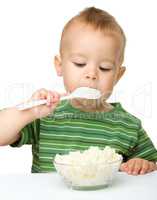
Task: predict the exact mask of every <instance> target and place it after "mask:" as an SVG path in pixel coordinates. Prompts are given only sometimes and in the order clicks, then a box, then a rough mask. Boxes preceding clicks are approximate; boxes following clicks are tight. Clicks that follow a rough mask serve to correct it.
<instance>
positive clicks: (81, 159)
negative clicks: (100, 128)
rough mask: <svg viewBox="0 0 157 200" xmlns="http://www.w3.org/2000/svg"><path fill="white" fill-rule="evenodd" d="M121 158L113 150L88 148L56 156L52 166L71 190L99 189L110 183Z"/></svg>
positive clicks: (107, 147)
mask: <svg viewBox="0 0 157 200" xmlns="http://www.w3.org/2000/svg"><path fill="white" fill-rule="evenodd" d="M121 162H122V156H121V155H120V154H118V153H116V152H115V150H114V149H113V148H110V147H109V146H106V147H105V148H104V149H100V148H99V147H90V148H89V149H88V150H85V151H74V152H70V153H69V154H66V155H59V154H57V155H56V156H55V159H54V166H55V168H56V170H57V172H58V173H59V174H60V175H61V176H62V177H63V178H64V180H65V181H66V183H67V184H68V186H70V187H72V188H73V189H99V188H103V187H106V186H108V185H110V184H111V183H112V180H113V178H114V176H115V174H116V173H117V171H118V170H119V167H120V164H121Z"/></svg>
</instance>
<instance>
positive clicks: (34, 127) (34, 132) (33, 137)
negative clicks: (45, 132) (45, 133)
mask: <svg viewBox="0 0 157 200" xmlns="http://www.w3.org/2000/svg"><path fill="white" fill-rule="evenodd" d="M39 129H40V120H39V119H37V120H35V121H33V122H31V123H29V124H27V125H26V126H25V127H24V128H23V129H22V130H21V131H20V134H21V136H20V138H19V139H18V140H17V141H15V142H14V143H12V144H10V146H11V147H21V146H22V145H24V144H36V143H37V142H38V139H39V131H40V130H39Z"/></svg>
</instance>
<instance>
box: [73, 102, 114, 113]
mask: <svg viewBox="0 0 157 200" xmlns="http://www.w3.org/2000/svg"><path fill="white" fill-rule="evenodd" d="M70 104H71V105H72V106H73V107H74V108H77V109H79V110H81V111H84V112H109V111H111V110H112V109H113V108H114V107H113V106H112V105H111V104H109V103H107V102H103V103H101V101H98V100H79V99H72V100H70Z"/></svg>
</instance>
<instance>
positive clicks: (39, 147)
mask: <svg viewBox="0 0 157 200" xmlns="http://www.w3.org/2000/svg"><path fill="white" fill-rule="evenodd" d="M125 43H126V39H125V35H124V33H123V30H122V29H121V27H120V26H119V24H118V23H117V22H116V20H115V18H114V17H113V16H111V15H110V14H109V13H107V12H105V11H103V10H100V9H96V8H94V7H91V8H87V9H85V10H84V11H82V12H81V13H79V14H78V15H77V16H75V17H73V18H72V19H71V20H70V21H69V22H68V23H67V24H66V26H65V27H64V30H63V33H62V37H61V42H60V55H59V56H55V59H54V63H55V68H56V72H57V75H58V76H63V80H64V85H65V89H66V91H67V92H72V91H73V90H74V89H76V88H78V87H81V86H87V87H91V88H96V89H98V90H100V91H101V93H102V94H103V95H102V97H101V98H100V99H99V100H86V99H76V98H75V99H73V100H70V101H67V100H65V101H60V96H61V95H60V94H58V93H57V92H53V91H47V90H46V89H41V90H38V91H36V92H35V93H34V94H33V96H32V99H47V105H41V106H38V107H35V108H31V109H28V110H25V111H18V110H17V109H16V108H10V109H5V110H3V111H1V112H0V122H1V128H0V144H1V145H8V144H10V145H11V146H13V147H16V146H17V147H20V146H22V145H23V144H32V154H33V164H32V172H49V171H53V170H54V166H53V162H52V161H53V159H54V156H55V154H56V153H60V154H63V153H68V152H69V151H71V150H78V149H79V150H85V149H87V148H88V147H89V146H99V147H100V148H104V147H105V146H106V145H109V146H111V147H113V148H115V149H116V151H117V152H118V153H120V154H122V156H123V163H122V165H121V167H120V170H121V171H125V172H127V173H128V174H133V175H138V174H145V173H148V172H151V171H154V170H155V169H156V164H155V162H156V161H157V151H156V149H155V148H154V146H153V144H152V142H151V140H150V139H149V137H148V135H147V134H146V132H145V131H144V129H143V128H142V126H141V121H140V120H139V119H137V118H136V117H134V116H132V115H131V114H129V113H128V112H127V111H125V110H124V109H123V108H122V106H121V104H120V103H107V102H106V100H107V99H108V97H109V96H110V95H111V93H112V90H113V88H114V86H115V85H116V84H117V82H118V81H119V80H120V78H121V77H122V75H123V74H124V72H125V67H123V66H122V63H123V58H124V49H125Z"/></svg>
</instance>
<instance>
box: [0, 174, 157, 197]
mask: <svg viewBox="0 0 157 200" xmlns="http://www.w3.org/2000/svg"><path fill="white" fill-rule="evenodd" d="M0 199H1V200H19V199H20V200H41V199H42V200H50V199H51V200H60V199H68V200H69V199H71V200H123V199H125V200H157V171H156V172H152V173H149V174H146V175H139V176H131V175H127V174H126V173H122V172H119V173H118V174H117V177H116V178H115V180H114V181H113V184H112V186H110V187H107V188H104V189H101V190H95V191H77V190H72V189H70V188H68V187H67V186H66V185H65V184H64V182H63V181H62V179H61V177H60V176H59V175H58V174H57V173H47V174H46V173H45V174H27V175H21V174H19V175H0Z"/></svg>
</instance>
